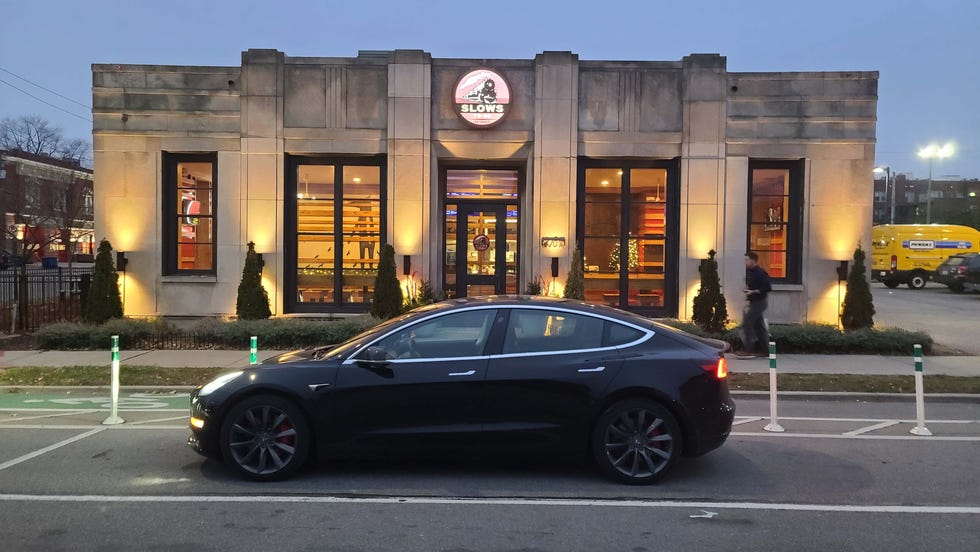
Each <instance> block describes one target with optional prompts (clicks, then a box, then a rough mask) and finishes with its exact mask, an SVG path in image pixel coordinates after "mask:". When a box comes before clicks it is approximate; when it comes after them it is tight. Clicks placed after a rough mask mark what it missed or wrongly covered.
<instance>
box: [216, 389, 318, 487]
mask: <svg viewBox="0 0 980 552" xmlns="http://www.w3.org/2000/svg"><path fill="white" fill-rule="evenodd" d="M311 436H312V433H311V431H310V426H309V423H308V422H307V421H306V417H305V416H304V414H303V412H302V411H301V410H300V409H299V407H297V406H296V405H295V404H294V403H292V402H290V401H289V400H287V399H284V398H282V397H279V396H276V395H253V396H250V397H246V398H244V399H242V400H241V401H240V402H238V403H237V404H235V405H234V406H233V407H232V408H231V410H229V411H228V415H227V416H225V419H224V423H223V424H222V425H221V443H220V445H221V454H222V456H223V458H224V460H225V463H227V464H228V466H229V467H231V468H232V469H233V470H234V471H236V472H237V473H238V474H239V475H241V476H243V477H245V478H248V479H253V480H255V481H279V480H282V479H286V478H288V477H290V476H291V475H293V474H295V473H296V472H297V471H298V470H299V469H300V468H302V467H303V464H305V463H306V459H307V457H308V456H309V453H310V448H311V447H310V445H311V440H312V438H311Z"/></svg>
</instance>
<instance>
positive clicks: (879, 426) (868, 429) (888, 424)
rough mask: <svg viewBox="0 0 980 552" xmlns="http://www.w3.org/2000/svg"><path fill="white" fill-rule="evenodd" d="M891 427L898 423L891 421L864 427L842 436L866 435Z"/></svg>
mask: <svg viewBox="0 0 980 552" xmlns="http://www.w3.org/2000/svg"><path fill="white" fill-rule="evenodd" d="M893 425H898V421H894V420H893V421H891V422H881V423H877V424H874V425H869V426H865V427H862V428H860V429H855V430H854V431H848V432H846V433H844V435H861V434H863V433H868V432H871V431H875V430H878V429H885V428H886V427H891V426H893Z"/></svg>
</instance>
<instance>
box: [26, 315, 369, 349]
mask: <svg viewBox="0 0 980 552" xmlns="http://www.w3.org/2000/svg"><path fill="white" fill-rule="evenodd" d="M376 324H378V320H377V319H375V318H371V317H370V316H359V317H356V318H347V319H343V320H330V321H322V320H301V319H290V318H274V319H270V320H237V321H225V320H216V319H202V320H199V321H197V322H195V323H194V324H192V325H191V327H190V328H189V329H187V330H180V329H177V328H174V327H172V326H170V325H168V324H167V323H166V322H164V321H162V320H139V319H121V320H110V321H108V322H106V323H105V324H97V325H96V324H76V323H59V324H50V325H47V326H44V327H42V328H41V329H39V330H38V331H37V333H36V334H35V338H36V339H37V346H38V347H39V348H41V349H52V350H100V349H108V348H109V341H110V336H112V335H118V336H119V346H120V347H121V348H123V349H143V348H145V349H247V348H248V344H249V338H250V337H251V336H253V335H254V336H257V337H258V339H259V347H261V348H263V349H290V348H297V347H309V346H319V345H333V344H336V343H340V342H342V341H344V340H346V339H348V338H350V337H352V336H354V335H356V334H358V333H360V332H362V331H364V330H365V329H367V328H370V327H371V326H374V325H376Z"/></svg>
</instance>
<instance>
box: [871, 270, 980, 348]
mask: <svg viewBox="0 0 980 552" xmlns="http://www.w3.org/2000/svg"><path fill="white" fill-rule="evenodd" d="M871 293H872V295H873V296H874V304H875V311H876V313H875V317H874V320H875V325H876V326H898V327H900V328H905V329H907V330H922V331H926V332H928V333H929V335H931V336H932V338H933V340H934V341H935V342H936V343H939V344H941V345H943V346H945V347H948V348H952V349H955V350H958V351H961V352H963V353H967V354H971V355H980V339H978V334H977V328H978V327H980V294H977V293H953V292H952V291H950V290H949V288H947V287H946V286H942V285H939V284H936V283H931V282H930V283H929V284H926V287H925V288H923V289H918V290H916V289H909V288H908V287H907V286H898V287H897V288H895V289H888V288H886V287H885V285H884V284H880V283H877V282H875V283H872V284H871Z"/></svg>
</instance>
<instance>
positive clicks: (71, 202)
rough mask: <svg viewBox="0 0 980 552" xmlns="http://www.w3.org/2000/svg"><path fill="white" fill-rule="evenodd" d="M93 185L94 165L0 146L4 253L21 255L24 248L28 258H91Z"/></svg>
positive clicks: (0, 245)
mask: <svg viewBox="0 0 980 552" xmlns="http://www.w3.org/2000/svg"><path fill="white" fill-rule="evenodd" d="M92 187H93V177H92V169H88V168H85V167H83V166H81V165H80V164H78V163H77V162H74V161H70V160H64V159H59V158H55V157H50V156H47V155H36V154H32V153H26V152H22V151H3V150H0V212H3V214H4V226H3V229H2V232H0V249H2V250H3V255H6V256H8V257H9V256H20V255H21V254H22V252H25V251H26V254H27V256H28V259H27V261H28V262H40V261H41V260H42V259H43V258H45V257H52V258H57V260H58V261H59V262H67V261H68V260H69V257H71V259H72V260H81V261H87V262H91V261H92V246H93V240H94V224H93V211H94V196H93V190H92ZM66 238H67V239H66ZM25 242H26V245H27V247H26V248H25Z"/></svg>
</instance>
